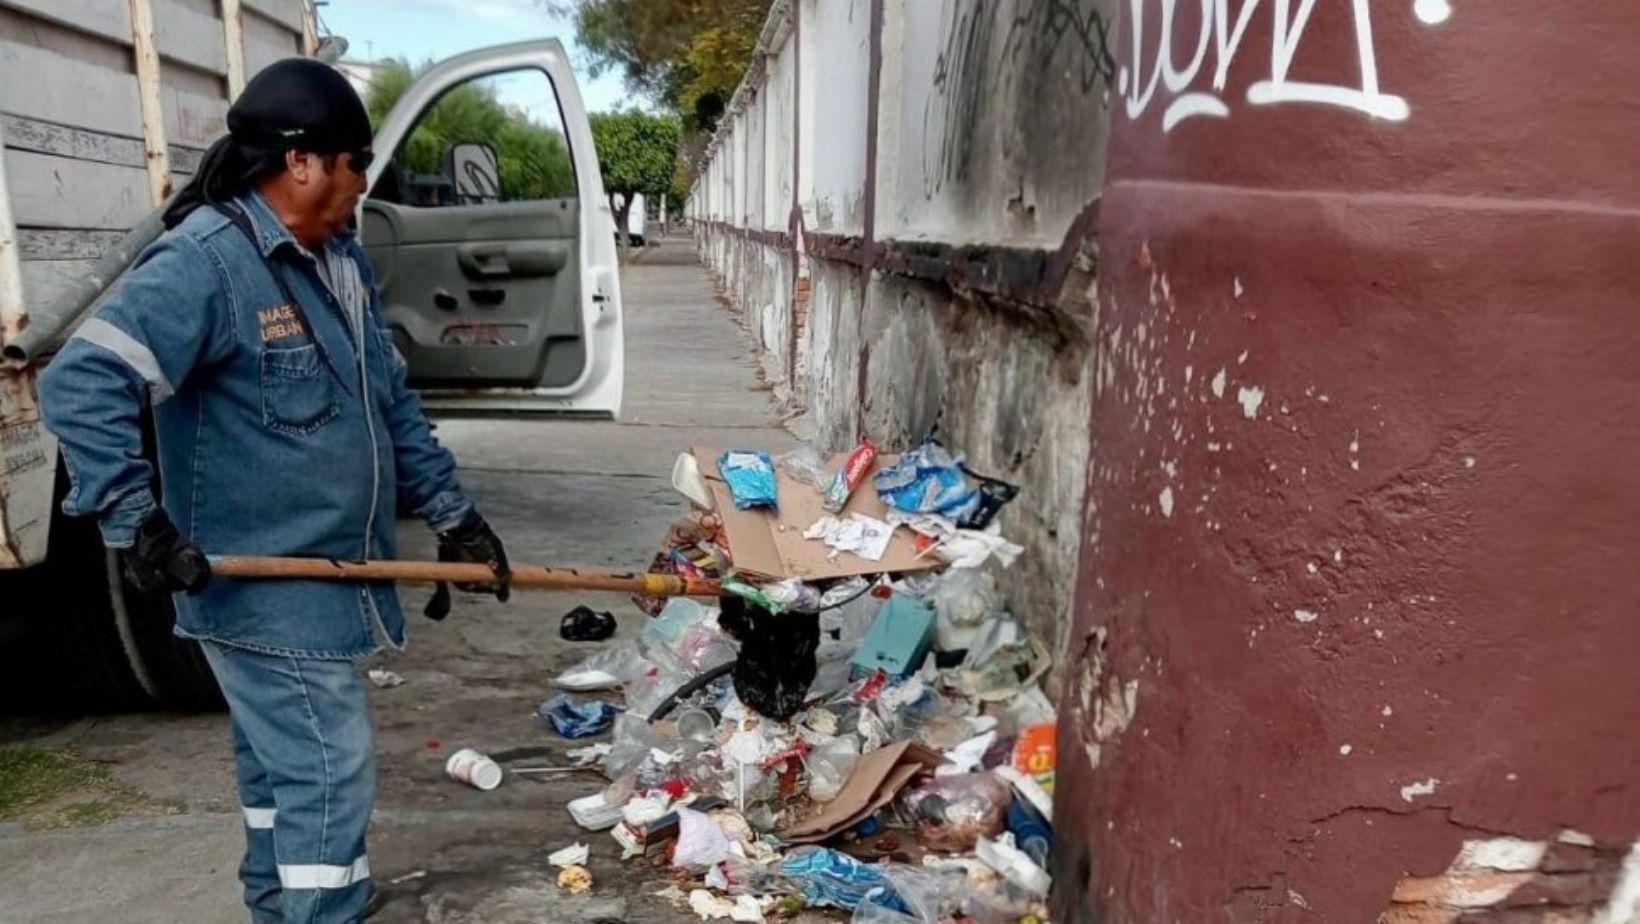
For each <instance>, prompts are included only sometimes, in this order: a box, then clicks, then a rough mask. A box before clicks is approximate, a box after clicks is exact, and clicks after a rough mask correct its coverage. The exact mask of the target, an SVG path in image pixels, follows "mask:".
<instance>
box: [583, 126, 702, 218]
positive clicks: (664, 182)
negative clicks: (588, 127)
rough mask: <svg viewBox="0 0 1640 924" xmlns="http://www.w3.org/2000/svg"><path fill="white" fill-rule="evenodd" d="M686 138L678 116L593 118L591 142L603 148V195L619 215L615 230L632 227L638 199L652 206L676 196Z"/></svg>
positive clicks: (601, 152) (599, 161) (600, 160)
mask: <svg viewBox="0 0 1640 924" xmlns="http://www.w3.org/2000/svg"><path fill="white" fill-rule="evenodd" d="M681 134H682V127H681V126H680V124H679V121H678V119H677V117H676V116H671V115H651V114H650V113H647V112H641V111H639V110H637V109H628V110H627V111H625V112H595V113H593V114H592V141H593V144H594V145H595V146H596V147H597V148H598V166H599V167H600V168H602V171H603V177H604V192H605V193H607V194H609V197H610V207H611V208H613V209H614V210H615V213H616V214H615V227H617V228H625V227H626V226H627V225H626V217H627V212H628V211H629V210H630V209H631V207H632V197H633V195H642V196H643V197H644V198H645V199H648V200H649V201H651V202H653V201H655V200H657V199H659V198H660V197H661V196H663V195H668V194H669V193H670V192H671V190H672V178H673V174H674V171H675V168H676V166H677V161H678V143H679V140H680V137H681ZM617 194H619V195H620V196H621V200H620V201H619V202H617V201H616V200H615V196H616V195H617Z"/></svg>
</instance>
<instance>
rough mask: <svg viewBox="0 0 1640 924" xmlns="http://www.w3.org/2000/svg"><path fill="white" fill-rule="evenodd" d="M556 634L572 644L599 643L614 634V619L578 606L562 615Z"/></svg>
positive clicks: (607, 614)
mask: <svg viewBox="0 0 1640 924" xmlns="http://www.w3.org/2000/svg"><path fill="white" fill-rule="evenodd" d="M558 634H559V635H561V636H563V637H564V638H565V639H568V640H569V641H572V642H601V641H603V640H604V639H606V638H609V637H610V636H611V635H614V634H615V617H614V616H612V615H610V614H609V613H596V612H593V611H592V609H591V608H590V607H585V606H578V607H576V608H575V609H573V610H570V611H569V612H567V613H565V614H564V621H563V622H562V623H560V624H559V626H558Z"/></svg>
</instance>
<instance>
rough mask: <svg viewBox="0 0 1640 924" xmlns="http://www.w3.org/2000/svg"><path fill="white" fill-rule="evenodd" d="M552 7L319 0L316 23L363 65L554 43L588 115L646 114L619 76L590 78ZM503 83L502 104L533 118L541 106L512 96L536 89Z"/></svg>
mask: <svg viewBox="0 0 1640 924" xmlns="http://www.w3.org/2000/svg"><path fill="white" fill-rule="evenodd" d="M553 7H554V4H552V3H549V2H543V0H320V4H319V19H320V23H321V30H320V31H321V32H326V30H328V33H330V34H335V35H340V36H342V37H344V38H346V39H347V40H348V52H347V57H348V58H351V59H358V60H367V61H368V60H379V59H381V58H406V59H408V60H409V61H410V62H411V63H412V64H419V63H421V62H422V61H426V60H429V59H431V60H442V59H444V58H448V57H450V56H451V55H454V54H457V53H459V52H463V51H469V50H471V49H474V48H483V47H485V46H487V45H501V44H505V43H507V42H517V41H523V40H526V39H534V38H558V39H559V40H561V41H562V42H563V43H564V47H565V48H567V49H569V54H570V60H571V62H572V63H573V64H574V66H575V76H576V79H577V81H578V82H579V83H580V85H581V98H582V99H583V100H584V101H585V102H586V107H587V110H588V111H589V112H605V111H609V110H612V109H625V108H627V107H629V106H634V105H637V106H642V107H643V108H646V109H647V108H649V107H648V106H647V105H645V104H644V101H643V100H640V99H637V98H634V97H633V96H631V94H629V93H628V92H627V91H626V88H625V87H624V86H623V83H622V80H621V77H620V75H618V74H607V73H606V74H604V75H602V76H600V77H598V78H593V77H592V76H591V75H590V73H589V69H588V67H587V63H588V62H587V55H586V53H585V52H584V51H583V50H582V48H581V47H580V45H579V44H578V43H577V42H576V41H575V24H574V22H572V21H571V20H570V19H569V18H568V17H566V16H563V15H561V14H557V13H555V12H554V10H553ZM509 83H515V84H516V85H517V86H518V87H519V89H518V90H517V91H511V92H510V91H509V90H508V89H507V88H506V87H503V89H502V99H503V101H504V102H510V103H516V104H518V105H521V106H523V107H525V108H527V109H530V110H532V111H539V109H540V108H541V106H540V101H539V100H537V99H534V98H528V97H525V96H517V95H515V93H518V94H522V93H525V92H526V90H525V88H534V87H536V86H537V84H536V83H535V82H532V81H522V80H520V81H510V82H509Z"/></svg>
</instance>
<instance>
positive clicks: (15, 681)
mask: <svg viewBox="0 0 1640 924" xmlns="http://www.w3.org/2000/svg"><path fill="white" fill-rule="evenodd" d="M67 490H68V479H67V475H66V473H65V472H64V470H63V469H62V467H61V466H60V465H59V467H58V471H57V488H56V497H57V499H58V500H61V498H62V496H63V495H64V494H65V493H66V492H67ZM116 590H117V592H118V594H119V596H118V597H116V596H115V591H116ZM0 599H3V600H5V601H6V607H5V608H6V610H7V615H8V616H12V615H13V614H15V617H14V618H16V619H19V620H20V621H21V622H22V624H23V629H22V630H21V631H20V632H19V633H18V634H17V635H16V636H14V637H13V639H12V640H11V641H10V642H8V643H7V644H6V645H5V646H4V648H3V649H0V665H4V668H3V669H0V678H3V679H0V686H4V687H5V688H6V693H5V698H4V702H6V703H7V704H8V705H14V706H15V707H17V708H18V709H21V710H24V711H32V712H41V711H44V712H62V711H68V710H83V709H93V710H99V711H118V710H131V709H148V708H153V707H155V706H161V707H165V708H178V709H201V708H221V705H222V700H221V694H220V693H219V692H218V691H217V688H216V683H215V681H214V680H213V679H212V677H211V672H210V668H209V667H208V666H207V665H206V663H205V658H204V656H203V655H202V654H201V653H200V651H199V648H198V646H197V645H195V644H193V643H192V642H185V641H183V640H182V639H178V638H175V637H173V636H172V635H171V626H172V624H173V623H174V621H175V617H174V616H173V615H172V613H171V608H170V605H169V601H147V600H142V599H139V595H138V594H137V593H136V592H135V591H133V590H130V589H128V588H126V587H125V583H124V581H123V580H121V579H120V578H119V577H118V569H117V568H114V567H112V562H111V560H110V556H109V554H108V552H107V551H106V550H105V549H104V548H103V544H102V537H101V535H100V534H99V533H98V532H97V527H96V524H94V523H93V522H91V521H90V520H89V519H76V518H70V517H65V516H63V515H61V514H60V513H59V514H57V515H56V516H55V517H54V520H53V522H52V525H51V540H50V542H49V543H48V547H47V554H46V560H45V562H44V563H43V564H41V565H38V566H36V567H34V568H30V569H27V570H25V571H18V572H11V573H0ZM14 606H15V609H14V608H13V607H14Z"/></svg>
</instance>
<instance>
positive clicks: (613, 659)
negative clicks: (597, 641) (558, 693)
mask: <svg viewBox="0 0 1640 924" xmlns="http://www.w3.org/2000/svg"><path fill="white" fill-rule="evenodd" d="M643 663H644V661H643V655H641V654H639V652H638V643H637V642H636V641H633V640H632V639H627V640H625V641H622V642H617V643H616V644H614V645H611V646H610V647H608V648H605V649H604V650H603V651H600V652H598V653H597V654H593V655H590V656H588V657H586V658H583V659H582V660H581V662H580V663H579V664H576V665H575V666H574V667H572V668H570V669H569V670H567V671H564V672H563V673H562V674H559V675H558V676H557V677H556V678H555V679H554V680H553V681H552V685H553V686H555V687H557V688H559V689H560V690H569V691H570V692H572V693H589V692H591V691H593V690H613V689H615V688H616V687H619V686H620V685H621V684H623V683H626V682H627V680H629V679H631V678H632V677H633V676H635V675H636V674H637V673H638V672H639V671H641V670H642V669H643Z"/></svg>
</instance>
